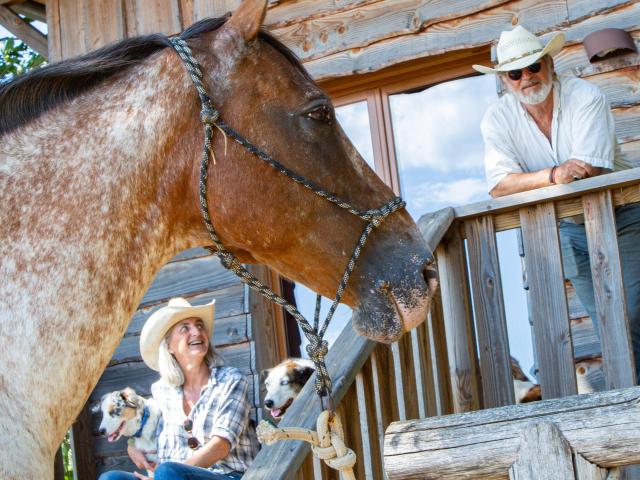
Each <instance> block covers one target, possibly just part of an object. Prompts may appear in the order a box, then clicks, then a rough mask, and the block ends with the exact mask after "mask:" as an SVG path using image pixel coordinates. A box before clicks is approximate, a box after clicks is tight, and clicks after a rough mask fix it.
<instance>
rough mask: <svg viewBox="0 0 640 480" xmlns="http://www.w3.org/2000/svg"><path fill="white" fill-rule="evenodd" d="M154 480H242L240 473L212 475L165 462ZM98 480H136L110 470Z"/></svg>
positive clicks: (197, 469) (201, 470)
mask: <svg viewBox="0 0 640 480" xmlns="http://www.w3.org/2000/svg"><path fill="white" fill-rule="evenodd" d="M153 478H154V479H155V480H237V479H239V478H242V474H241V473H240V472H233V473H213V472H212V471H210V470H207V469H205V468H200V467H192V466H191V465H185V464H184V463H177V462H165V463H161V464H160V465H158V466H157V468H156V470H155V472H154V477H153ZM99 480H137V478H136V476H135V475H134V474H133V473H129V472H122V471H119V470H112V471H110V472H106V473H103V474H102V475H100V478H99Z"/></svg>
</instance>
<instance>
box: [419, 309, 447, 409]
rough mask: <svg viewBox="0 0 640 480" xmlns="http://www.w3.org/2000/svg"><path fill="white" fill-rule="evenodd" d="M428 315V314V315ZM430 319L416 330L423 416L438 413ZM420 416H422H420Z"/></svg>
mask: <svg viewBox="0 0 640 480" xmlns="http://www.w3.org/2000/svg"><path fill="white" fill-rule="evenodd" d="M429 316H430V315H429ZM430 324H431V322H430V320H429V318H427V321H425V322H424V323H423V324H422V325H420V326H419V327H418V328H417V329H416V331H417V333H418V335H417V336H418V353H419V360H420V373H421V375H422V379H423V382H422V383H423V392H422V395H423V398H424V408H425V414H424V416H425V417H433V416H435V415H439V413H438V411H439V410H438V404H439V400H438V397H439V395H438V393H437V390H436V385H437V381H436V378H437V367H438V366H437V365H436V363H435V362H433V361H432V360H431V359H432V358H433V351H432V345H433V339H432V338H431V337H432V334H431V330H430ZM447 375H448V373H447ZM421 418H422V417H421Z"/></svg>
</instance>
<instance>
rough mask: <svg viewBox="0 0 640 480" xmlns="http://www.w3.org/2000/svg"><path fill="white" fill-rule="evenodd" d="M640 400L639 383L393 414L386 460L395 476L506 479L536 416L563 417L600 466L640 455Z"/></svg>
mask: <svg viewBox="0 0 640 480" xmlns="http://www.w3.org/2000/svg"><path fill="white" fill-rule="evenodd" d="M639 401H640V388H638V387H633V388H627V389H624V390H611V391H608V392H602V393H595V394H591V395H579V396H572V397H566V398H559V399H554V400H545V401H542V402H533V403H527V404H522V405H518V407H517V408H515V407H513V406H510V407H501V408H494V409H489V410H481V411H478V412H472V413H464V414H456V415H448V416H444V417H433V418H427V419H422V420H413V421H408V422H395V423H392V424H391V425H390V426H389V428H388V429H387V431H386V434H385V447H384V464H385V468H386V471H387V474H388V476H389V478H390V479H391V480H393V479H400V478H402V479H424V478H437V479H441V480H463V479H469V478H482V479H483V480H497V479H501V480H502V479H504V478H505V477H506V476H507V472H508V470H509V468H510V467H511V465H513V463H514V462H515V461H516V459H517V456H518V451H519V446H520V443H519V441H518V439H519V437H520V433H521V432H522V430H523V429H524V428H526V426H527V425H529V424H530V422H532V421H549V422H552V423H554V424H555V425H557V426H558V428H559V430H560V431H561V432H562V435H563V436H564V437H565V438H566V439H567V441H568V442H569V445H570V446H571V449H572V451H573V452H577V453H580V454H581V455H583V456H584V457H585V458H587V459H588V460H589V462H591V463H593V464H596V465H599V466H600V467H602V468H611V467H617V466H622V465H629V464H632V463H640V431H639V430H638V428H637V425H638V422H640V408H638V402H639ZM621 419H624V421H621ZM538 478H548V477H542V476H540V477H538Z"/></svg>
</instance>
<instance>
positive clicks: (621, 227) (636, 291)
mask: <svg viewBox="0 0 640 480" xmlns="http://www.w3.org/2000/svg"><path fill="white" fill-rule="evenodd" d="M615 216H616V229H617V232H618V249H619V251H620V261H621V264H622V277H623V282H624V286H625V293H626V299H627V312H628V315H629V327H630V330H631V342H632V345H633V352H634V356H635V366H636V376H638V374H639V373H640V363H639V360H640V204H630V205H624V206H622V207H618V208H616V211H615ZM560 244H561V246H562V263H563V267H564V275H565V277H566V278H567V279H569V280H571V283H572V284H573V287H574V288H575V290H576V295H577V296H578V298H579V299H580V302H581V303H582V306H583V307H584V308H585V310H586V311H587V313H588V314H589V316H590V317H591V320H592V322H593V328H594V329H595V331H596V335H598V338H600V330H599V327H598V324H599V320H598V314H597V311H596V305H595V298H594V295H593V282H592V280H591V265H590V263H589V250H588V248H587V236H586V233H585V227H584V225H581V224H575V223H569V222H566V221H560Z"/></svg>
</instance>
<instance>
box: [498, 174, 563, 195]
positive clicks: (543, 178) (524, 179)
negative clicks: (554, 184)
mask: <svg viewBox="0 0 640 480" xmlns="http://www.w3.org/2000/svg"><path fill="white" fill-rule="evenodd" d="M550 173H551V168H543V169H542V170H538V171H537V172H531V173H510V174H509V175H507V176H506V177H504V178H503V179H502V180H500V183H498V184H497V185H496V186H495V187H493V189H492V190H491V191H490V192H489V195H491V196H492V197H493V198H496V197H503V196H505V195H511V194H512V193H518V192H526V191H527V190H535V189H536V188H541V187H548V186H549V185H551V182H549V174H550Z"/></svg>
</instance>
